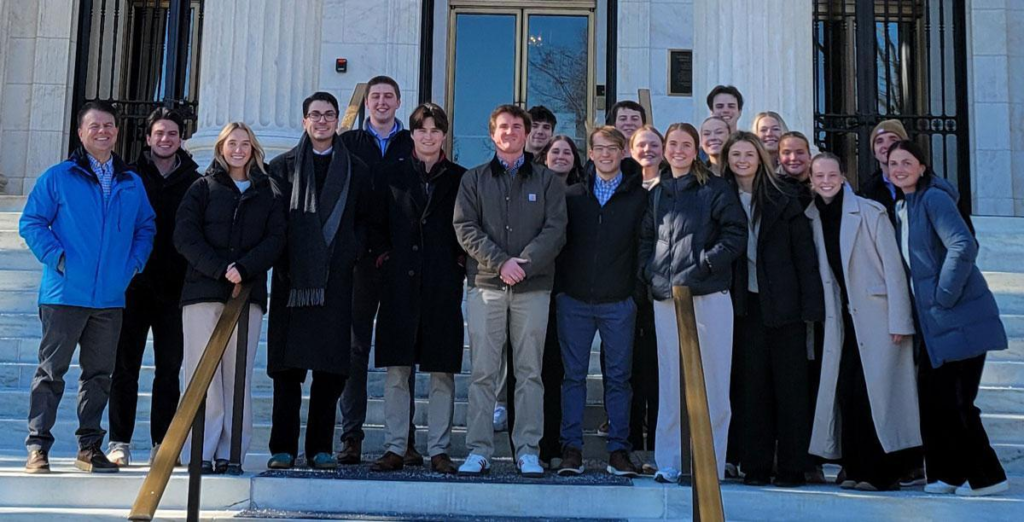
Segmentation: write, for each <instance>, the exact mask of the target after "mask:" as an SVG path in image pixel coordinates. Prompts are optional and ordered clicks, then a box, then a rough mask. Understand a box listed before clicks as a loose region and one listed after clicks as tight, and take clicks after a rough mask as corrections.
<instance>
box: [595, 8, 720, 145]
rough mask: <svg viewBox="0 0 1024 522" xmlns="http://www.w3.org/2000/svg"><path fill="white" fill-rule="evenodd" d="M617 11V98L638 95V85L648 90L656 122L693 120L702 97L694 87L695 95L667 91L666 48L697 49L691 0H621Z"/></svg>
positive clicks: (663, 125) (623, 98)
mask: <svg viewBox="0 0 1024 522" xmlns="http://www.w3.org/2000/svg"><path fill="white" fill-rule="evenodd" d="M698 1H701V0H698ZM618 16H619V19H618V23H619V50H618V69H619V70H618V85H617V91H618V92H617V93H616V95H617V99H618V100H637V91H638V90H639V89H650V90H651V110H652V111H653V112H654V115H653V116H654V124H655V125H657V126H658V127H659V128H664V127H666V126H668V125H669V124H670V123H674V122H679V121H692V118H693V113H694V107H695V103H700V102H701V100H702V99H703V96H702V95H701V94H700V93H699V92H696V91H695V92H694V95H695V97H694V98H691V97H683V96H669V95H668V52H669V49H693V30H694V29H693V0H623V1H620V2H619V14H618ZM600 38H602V37H601V36H599V39H600ZM598 59H599V60H603V59H604V55H603V54H602V55H600V56H599V57H598ZM696 63H697V57H696V56H694V69H695V70H694V76H695V77H696V76H697V75H698V74H700V71H698V70H697V67H696Z"/></svg>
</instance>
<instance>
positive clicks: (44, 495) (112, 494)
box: [0, 455, 1024, 522]
mask: <svg viewBox="0 0 1024 522" xmlns="http://www.w3.org/2000/svg"><path fill="white" fill-rule="evenodd" d="M258 457H259V458H260V459H261V460H265V457H266V455H259V456H258ZM255 460H256V459H255V458H249V459H247V460H246V463H245V467H246V469H247V470H250V472H249V473H246V474H244V475H242V476H239V477H229V476H214V477H204V478H203V482H202V483H203V494H202V500H203V510H204V512H203V519H204V520H228V519H231V520H247V521H256V520H266V519H267V517H270V516H272V517H273V518H274V519H275V520H309V519H314V518H315V519H325V518H330V519H332V520H388V521H398V520H409V521H411V520H417V521H422V520H438V519H443V520H458V521H461V520H466V521H469V520H501V521H504V522H512V521H517V522H525V521H530V520H541V519H543V520H548V521H549V522H555V521H559V522H560V521H563V520H566V521H568V519H564V518H563V517H566V516H571V517H573V518H572V520H574V521H577V522H578V521H580V520H594V521H599V520H609V519H615V520H626V519H628V520H633V521H651V520H689V519H690V517H691V515H692V496H691V495H692V491H691V490H690V488H689V487H685V486H684V487H680V486H676V485H662V484H658V483H656V482H654V481H653V480H650V479H636V480H633V481H632V484H631V485H583V484H581V483H580V481H578V480H577V481H572V482H570V481H568V480H565V481H562V480H561V479H558V478H555V477H551V476H548V477H547V478H546V480H545V481H544V482H541V483H539V482H538V481H525V480H514V479H509V480H507V481H506V480H501V481H498V482H490V483H479V482H467V481H464V480H441V481H424V480H386V478H385V477H368V480H357V479H344V480H329V479H318V478H273V477H259V476H257V475H258V474H259V473H260V472H261V471H262V469H263V468H262V466H261V465H260V462H254V461H255ZM22 465H23V459H22V458H21V457H20V456H7V457H0V506H4V507H2V508H0V517H2V518H3V519H4V520H29V521H33V522H34V521H51V520H59V519H65V518H66V519H68V520H70V521H78V520H111V521H113V520H124V518H125V517H126V516H127V514H128V508H129V506H130V505H131V504H132V502H133V501H134V499H135V495H136V494H137V492H138V490H139V488H140V487H141V484H142V480H143V477H144V474H145V472H146V471H147V470H148V468H146V467H143V466H133V467H131V468H128V469H125V470H122V471H121V472H120V473H117V474H115V475H109V476H97V475H87V474H83V473H80V472H77V471H76V470H75V469H74V468H73V467H72V466H71V460H70V459H63V458H54V459H53V468H54V473H51V474H49V475H27V474H25V473H22V472H21V470H20V468H21V466H22ZM594 473H597V472H596V470H595V471H588V475H589V474H594ZM830 473H834V471H832V470H830ZM584 477H587V475H584ZM374 479H376V480H374ZM186 488H187V477H186V474H185V470H184V468H177V469H176V470H175V472H174V474H173V475H172V477H171V480H170V482H169V484H168V488H167V491H166V493H165V494H164V497H163V499H162V501H161V503H160V509H159V510H158V511H157V513H156V516H157V518H158V519H160V520H181V519H183V517H184V513H183V512H182V510H183V509H184V507H185V504H186ZM55 491H59V492H60V494H59V495H54V494H53V492H55ZM98 492H102V494H97V493H98ZM541 499H554V500H555V501H554V502H551V501H543V500H541ZM722 500H723V506H724V508H725V514H726V518H727V519H728V520H731V521H740V522H743V521H754V520H758V521H794V522H804V521H818V520H830V521H835V522H850V521H857V522H860V521H863V520H896V519H899V520H901V521H909V522H918V521H932V520H950V521H952V520H971V521H972V522H973V521H979V522H989V521H1004V520H1015V519H1016V518H1018V515H1019V513H1020V512H1021V511H1022V510H1024V484H1022V483H1021V481H1020V480H1018V479H1011V489H1010V491H1009V492H1008V493H1006V494H1003V495H1001V496H999V497H987V498H975V499H964V498H958V497H955V496H932V495H927V494H925V493H923V492H922V491H921V488H920V487H917V488H911V489H906V490H903V491H899V492H892V493H860V492H847V491H841V490H839V489H837V488H836V487H835V486H809V487H803V488H799V489H780V488H773V487H748V486H743V485H740V484H739V483H737V482H735V481H726V482H725V483H723V484H722ZM243 510H244V513H242V514H241V517H240V518H234V517H236V516H237V515H238V514H239V512H241V511H243ZM1015 513H1016V514H1017V515H1015ZM345 514H351V518H349V517H347V516H345ZM385 514H386V515H388V516H384V515H385ZM474 517H480V518H474Z"/></svg>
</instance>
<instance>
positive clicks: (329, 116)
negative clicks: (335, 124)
mask: <svg viewBox="0 0 1024 522" xmlns="http://www.w3.org/2000/svg"><path fill="white" fill-rule="evenodd" d="M306 117H307V118H309V119H310V120H312V121H320V120H323V121H326V122H332V121H338V113H336V112H334V111H329V112H311V113H309V114H307V115H306Z"/></svg>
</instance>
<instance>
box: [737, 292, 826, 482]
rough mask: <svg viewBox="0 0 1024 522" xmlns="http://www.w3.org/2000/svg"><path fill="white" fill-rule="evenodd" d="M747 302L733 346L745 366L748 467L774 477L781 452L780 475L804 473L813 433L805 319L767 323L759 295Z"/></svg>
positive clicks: (749, 470) (745, 461)
mask: <svg viewBox="0 0 1024 522" xmlns="http://www.w3.org/2000/svg"><path fill="white" fill-rule="evenodd" d="M747 303H748V306H747V315H746V316H745V317H737V318H736V323H735V330H734V332H735V333H734V339H735V342H734V345H733V346H734V348H733V353H739V354H740V360H741V361H742V362H741V364H742V365H743V366H742V368H741V371H740V378H741V379H743V381H744V382H743V386H742V388H741V389H742V390H743V399H742V403H743V411H742V415H743V416H744V417H743V419H744V421H743V426H742V428H741V429H740V433H741V434H742V436H741V440H742V442H743V446H742V448H743V452H742V454H741V456H740V458H741V462H742V464H743V469H744V471H745V472H746V473H748V474H751V473H752V474H755V475H760V476H770V475H771V472H772V464H773V460H774V459H773V457H774V456H775V454H776V452H778V472H779V474H780V475H787V476H791V477H793V476H799V477H800V478H803V474H804V471H806V470H807V468H808V466H809V462H810V461H809V459H810V458H809V456H808V453H807V448H808V446H809V445H810V432H811V430H810V426H809V425H810V423H811V416H810V411H809V410H808V403H809V401H808V398H807V394H808V390H809V388H810V386H809V385H808V383H807V374H808V369H807V344H806V343H807V327H806V325H805V323H803V322H798V323H792V324H787V325H784V326H780V327H778V328H771V327H768V326H765V325H764V322H763V320H762V317H763V316H762V314H761V303H760V301H759V297H758V295H757V294H753V293H749V294H748V298H747ZM734 364H735V359H734ZM776 443H777V447H776Z"/></svg>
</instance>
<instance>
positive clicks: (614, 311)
mask: <svg viewBox="0 0 1024 522" xmlns="http://www.w3.org/2000/svg"><path fill="white" fill-rule="evenodd" d="M625 148H626V137H625V136H624V135H623V134H622V132H620V131H619V130H618V129H616V128H615V127H612V126H605V127H601V128H598V129H595V130H594V131H593V132H592V133H591V134H590V159H591V160H592V161H593V162H594V172H595V175H594V176H591V177H590V179H589V180H587V181H586V182H584V183H577V184H575V185H573V186H571V187H569V188H568V189H566V202H565V206H566V212H567V214H568V217H569V225H568V227H567V228H566V233H565V235H566V243H565V248H563V249H562V252H561V254H560V255H559V256H558V264H557V268H556V270H555V274H556V277H557V279H558V281H557V285H556V286H557V287H558V288H559V289H560V293H559V294H558V295H557V296H556V297H555V301H556V303H555V304H556V307H557V311H558V312H557V313H558V321H557V324H558V342H559V344H560V345H561V347H562V360H563V361H564V363H565V380H564V381H563V383H562V430H561V432H562V433H561V442H562V465H561V466H560V467H559V469H558V474H559V475H579V474H581V473H583V411H584V408H585V407H586V403H587V370H588V368H589V366H590V347H591V346H592V345H593V343H594V334H595V333H596V332H601V341H602V342H603V343H604V358H605V364H604V365H603V367H602V371H603V372H604V382H605V389H604V400H605V403H604V404H605V409H606V411H607V412H608V421H609V430H608V440H607V443H606V446H607V449H608V452H609V458H608V467H607V471H608V473H611V474H613V475H622V476H636V475H637V470H636V468H635V467H634V466H633V463H632V462H631V461H630V455H629V452H630V450H631V448H630V444H629V441H628V438H629V413H630V404H631V400H632V391H631V389H630V385H629V379H630V367H631V364H632V361H633V326H634V322H635V320H636V303H635V302H634V301H633V285H634V281H636V276H635V274H636V273H637V268H636V263H637V261H636V257H637V254H636V253H637V250H638V248H639V244H638V242H637V238H638V237H639V236H640V234H639V232H638V231H639V229H640V221H641V220H642V219H643V215H644V210H646V208H647V191H646V190H644V189H643V187H642V186H641V181H642V179H641V176H624V175H623V173H622V169H621V163H622V151H623V150H624V149H625Z"/></svg>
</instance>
